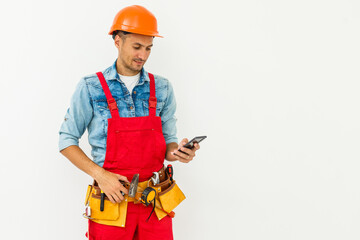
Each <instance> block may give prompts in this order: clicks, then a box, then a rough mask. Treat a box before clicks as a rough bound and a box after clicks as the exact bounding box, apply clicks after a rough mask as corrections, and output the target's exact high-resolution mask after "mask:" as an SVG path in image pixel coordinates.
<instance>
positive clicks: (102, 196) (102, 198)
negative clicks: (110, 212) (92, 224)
mask: <svg viewBox="0 0 360 240" xmlns="http://www.w3.org/2000/svg"><path fill="white" fill-rule="evenodd" d="M104 201H105V193H104V192H103V190H101V200H100V211H101V212H103V211H104Z"/></svg>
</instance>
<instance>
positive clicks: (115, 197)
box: [112, 191, 124, 203]
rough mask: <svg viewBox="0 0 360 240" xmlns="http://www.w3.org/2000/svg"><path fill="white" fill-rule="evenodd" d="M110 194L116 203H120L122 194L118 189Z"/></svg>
mask: <svg viewBox="0 0 360 240" xmlns="http://www.w3.org/2000/svg"><path fill="white" fill-rule="evenodd" d="M112 196H113V197H114V199H115V200H116V202H118V203H120V202H121V201H122V200H124V196H123V195H122V194H121V193H120V191H115V192H114V193H113V195H112Z"/></svg>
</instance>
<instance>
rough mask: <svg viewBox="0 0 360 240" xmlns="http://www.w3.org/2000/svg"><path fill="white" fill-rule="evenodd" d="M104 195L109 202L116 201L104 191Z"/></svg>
mask: <svg viewBox="0 0 360 240" xmlns="http://www.w3.org/2000/svg"><path fill="white" fill-rule="evenodd" d="M105 195H106V196H107V198H108V199H109V200H110V202H112V203H114V204H115V203H116V201H115V200H114V198H113V197H112V196H111V195H110V194H107V193H105Z"/></svg>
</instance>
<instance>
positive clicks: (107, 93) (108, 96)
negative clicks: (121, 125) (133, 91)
mask: <svg viewBox="0 0 360 240" xmlns="http://www.w3.org/2000/svg"><path fill="white" fill-rule="evenodd" d="M96 75H97V76H98V78H99V80H100V83H101V86H102V88H103V90H104V93H105V96H106V100H107V103H108V106H109V109H110V113H111V117H112V118H116V117H120V115H119V110H118V107H117V104H116V101H115V99H114V98H113V96H112V95H111V92H110V89H109V86H108V84H107V83H106V80H105V78H104V75H103V74H102V72H97V73H96Z"/></svg>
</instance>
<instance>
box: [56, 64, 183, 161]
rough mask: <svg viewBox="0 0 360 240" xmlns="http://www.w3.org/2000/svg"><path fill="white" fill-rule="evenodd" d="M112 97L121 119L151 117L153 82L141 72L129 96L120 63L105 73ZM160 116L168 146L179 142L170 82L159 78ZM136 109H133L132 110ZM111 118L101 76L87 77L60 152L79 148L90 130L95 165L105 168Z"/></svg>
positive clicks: (63, 131) (72, 108)
mask: <svg viewBox="0 0 360 240" xmlns="http://www.w3.org/2000/svg"><path fill="white" fill-rule="evenodd" d="M103 74H104V77H105V79H106V82H107V84H108V85H109V88H110V91H111V94H112V96H113V97H114V98H115V100H116V103H117V105H118V108H119V113H120V117H141V116H148V115H149V104H148V101H149V96H150V79H149V76H148V73H147V72H146V71H145V70H144V68H143V69H142V70H141V74H140V80H139V83H138V84H137V85H136V86H135V87H134V89H133V92H132V94H130V93H129V91H128V89H127V88H126V86H125V84H124V83H123V82H122V81H121V80H120V78H119V75H118V74H117V71H116V61H115V62H114V64H113V65H112V66H111V67H109V68H107V69H106V70H105V71H103ZM154 77H155V86H156V98H157V106H156V115H157V116H160V117H161V122H162V128H163V135H164V137H165V141H166V144H168V143H170V142H178V139H177V137H176V117H175V115H174V114H175V110H176V102H175V96H174V91H173V88H172V86H171V84H170V82H169V81H168V80H167V79H165V78H163V77H160V76H158V75H155V74H154ZM131 107H132V108H131ZM108 118H111V115H110V111H109V108H108V105H107V102H106V97H105V93H104V91H103V89H102V87H101V84H100V81H99V79H98V77H97V75H96V74H95V73H94V74H91V75H88V76H85V77H83V78H82V79H81V80H80V82H79V83H78V84H77V87H76V90H75V92H74V94H73V96H72V98H71V103H70V107H69V108H68V110H67V113H66V115H65V119H64V122H63V123H62V125H61V128H60V131H59V135H60V137H59V150H60V151H61V150H62V149H64V148H67V147H69V146H71V145H77V146H78V145H79V139H80V138H81V136H82V135H83V134H84V132H85V130H86V128H87V129H88V140H89V144H90V145H91V147H92V151H91V155H92V157H93V161H94V162H95V163H96V164H98V165H99V166H101V167H102V166H103V164H104V160H105V152H106V137H107V127H108V126H107V119H108Z"/></svg>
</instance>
